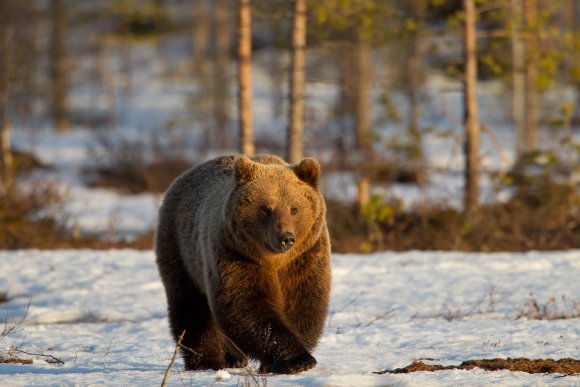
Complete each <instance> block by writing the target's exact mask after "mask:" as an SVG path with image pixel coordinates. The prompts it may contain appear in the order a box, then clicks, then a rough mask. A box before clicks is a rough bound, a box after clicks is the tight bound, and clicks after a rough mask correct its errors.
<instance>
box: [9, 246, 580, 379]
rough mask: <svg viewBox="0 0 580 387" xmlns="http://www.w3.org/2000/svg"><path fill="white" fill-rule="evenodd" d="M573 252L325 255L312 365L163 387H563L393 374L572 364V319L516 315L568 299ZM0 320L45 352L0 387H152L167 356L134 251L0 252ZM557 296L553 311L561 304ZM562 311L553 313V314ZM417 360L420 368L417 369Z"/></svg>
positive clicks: (24, 344)
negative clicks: (325, 298)
mask: <svg viewBox="0 0 580 387" xmlns="http://www.w3.org/2000/svg"><path fill="white" fill-rule="evenodd" d="M579 273H580V250H570V251H560V252H529V253H494V254H474V253H444V252H417V251H411V252H405V253H391V252H385V253H377V254H372V255H355V254H345V255H341V254H335V255H333V289H332V294H331V305H330V310H329V314H328V319H327V323H326V329H325V331H324V334H323V336H322V338H321V340H320V345H319V346H318V347H317V349H316V350H315V352H314V356H315V357H316V358H317V360H318V365H317V366H316V367H315V368H314V369H312V370H309V371H307V372H303V373H301V374H298V375H267V376H261V375H256V374H255V372H256V370H257V367H258V363H257V362H254V361H253V362H251V363H250V367H249V368H248V369H228V370H222V371H217V372H216V371H210V370H208V371H198V372H184V371H183V363H182V361H181V359H178V360H177V361H176V363H175V365H174V367H173V368H172V371H171V373H170V375H169V381H168V384H169V385H182V384H185V385H194V386H205V385H210V384H217V385H239V384H247V383H249V384H256V383H262V382H266V383H267V384H268V385H273V386H290V385H292V386H294V385H317V386H326V385H333V386H334V385H340V386H342V385H357V386H359V385H366V386H373V385H391V384H392V385H401V386H404V385H484V384H485V385H488V384H495V385H544V384H554V385H575V384H580V376H567V377H558V375H548V374H526V373H521V372H509V371H497V372H491V371H482V370H477V369H476V370H471V371H463V370H447V371H438V372H419V373H412V374H399V375H389V374H386V375H377V374H373V371H380V370H384V369H393V368H397V367H403V366H406V365H408V364H410V363H411V362H412V361H413V360H415V359H434V360H430V361H429V362H431V363H437V364H443V365H451V364H459V363H461V362H463V361H466V360H470V359H476V358H495V357H501V358H507V357H528V358H531V359H534V358H552V359H560V358H565V357H572V358H578V357H579V356H580V324H578V319H564V320H550V321H547V320H527V319H525V318H521V319H516V317H517V315H518V310H520V309H521V308H522V307H523V306H524V305H525V303H526V302H527V301H528V300H529V298H530V293H533V295H534V297H535V298H536V299H537V300H538V302H539V303H541V304H543V303H546V302H547V301H548V300H549V299H550V298H552V297H553V298H555V299H556V300H557V302H558V303H559V306H560V308H561V309H566V307H569V306H570V303H571V302H573V301H574V300H575V301H578V300H579V298H580V281H578V275H579ZM0 291H8V294H9V297H10V298H9V301H8V302H7V303H4V304H0V319H2V320H3V319H4V318H7V319H8V320H9V321H14V320H15V319H17V318H18V317H20V316H22V315H23V314H24V312H25V310H26V308H27V306H28V305H29V316H28V318H27V319H26V320H25V324H24V326H23V328H22V330H21V331H20V332H18V333H16V334H14V335H10V336H8V337H5V338H3V339H2V340H0V348H1V349H8V348H10V347H11V346H14V347H17V348H19V349H21V350H24V351H27V352H34V353H43V354H49V355H52V356H54V357H56V358H58V359H61V360H63V361H64V362H65V364H64V365H55V364H48V363H46V362H44V361H42V360H41V359H38V360H35V362H34V364H31V365H19V364H3V365H0V385H54V384H59V385H63V384H64V385H69V384H83V385H95V384H104V385H112V384H114V385H155V384H160V383H161V381H162V380H163V376H164V373H165V370H166V369H167V367H168V365H169V363H170V361H171V358H172V356H173V351H174V343H173V341H172V339H171V337H170V335H169V329H168V322H167V315H166V304H165V295H164V291H163V287H162V284H161V282H160V280H159V276H158V273H157V269H156V267H155V263H154V256H153V253H152V252H150V251H145V252H143V251H135V250H110V251H93V250H55V251H37V250H24V251H14V252H8V251H4V252H0ZM562 297H564V300H565V301H562ZM566 302H567V304H566ZM425 361H427V360H425Z"/></svg>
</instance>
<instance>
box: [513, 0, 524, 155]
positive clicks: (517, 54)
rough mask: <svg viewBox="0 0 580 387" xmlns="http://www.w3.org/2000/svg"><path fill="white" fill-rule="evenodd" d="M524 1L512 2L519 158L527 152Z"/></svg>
mask: <svg viewBox="0 0 580 387" xmlns="http://www.w3.org/2000/svg"><path fill="white" fill-rule="evenodd" d="M522 20H523V19H522V0H512V21H513V23H514V25H513V27H512V80H513V97H512V116H513V122H514V127H515V132H516V151H517V155H518V157H520V156H522V154H524V153H525V151H526V139H525V128H524V124H525V120H526V102H525V98H526V77H525V72H524V66H525V50H524V43H523V41H522V37H521V33H522Z"/></svg>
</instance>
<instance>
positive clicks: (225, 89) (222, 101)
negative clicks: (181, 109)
mask: <svg viewBox="0 0 580 387" xmlns="http://www.w3.org/2000/svg"><path fill="white" fill-rule="evenodd" d="M230 4H231V1H230V0H218V1H217V2H216V3H215V14H214V20H215V42H216V51H215V54H216V57H215V67H214V69H213V79H214V82H213V84H214V90H213V93H214V107H215V129H216V137H217V140H218V141H217V145H218V147H219V148H220V149H228V148H229V147H230V146H231V144H230V133H229V128H230V114H229V101H230V98H229V97H230V93H229V86H230V77H229V71H228V70H229V49H230V42H231V30H230V28H229V26H230V25H231V20H230V12H229V10H230V8H231V7H230Z"/></svg>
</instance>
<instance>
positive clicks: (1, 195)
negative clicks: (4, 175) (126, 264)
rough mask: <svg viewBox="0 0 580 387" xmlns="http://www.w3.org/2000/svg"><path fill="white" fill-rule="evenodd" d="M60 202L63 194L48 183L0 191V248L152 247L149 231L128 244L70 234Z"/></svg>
mask: <svg viewBox="0 0 580 387" xmlns="http://www.w3.org/2000/svg"><path fill="white" fill-rule="evenodd" d="M62 201H63V198H62V196H61V195H60V194H59V193H58V192H57V191H56V190H55V189H54V188H53V186H52V185H50V184H47V183H37V184H36V185H35V186H34V187H32V188H29V189H22V188H20V187H18V186H15V187H14V188H12V189H9V190H0V225H1V226H2V232H1V233H0V249H4V250H14V249H26V248H38V249H55V248H113V247H134V248H142V249H146V248H151V246H152V244H151V243H152V236H151V235H149V234H148V235H144V236H142V237H140V238H137V239H136V240H135V241H132V242H130V243H129V242H112V241H105V240H102V239H99V238H97V237H95V236H75V235H73V233H72V232H71V231H70V230H68V229H67V228H66V227H64V224H63V223H64V220H65V219H64V217H62V216H61V213H62V211H59V210H58V208H59V206H60V205H61V204H62Z"/></svg>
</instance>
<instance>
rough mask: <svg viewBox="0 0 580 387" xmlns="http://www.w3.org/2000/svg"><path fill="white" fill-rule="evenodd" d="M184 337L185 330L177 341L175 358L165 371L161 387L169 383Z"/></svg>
mask: <svg viewBox="0 0 580 387" xmlns="http://www.w3.org/2000/svg"><path fill="white" fill-rule="evenodd" d="M184 336H185V329H184V330H183V332H182V333H181V335H180V336H179V339H178V340H177V344H176V345H175V351H173V358H172V359H171V363H169V366H168V367H167V370H166V371H165V375H164V376H163V381H162V382H161V387H164V386H165V383H166V382H167V378H168V377H169V372H170V371H171V368H172V367H173V364H175V359H176V358H177V352H179V348H180V347H181V341H182V340H183V337H184Z"/></svg>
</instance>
